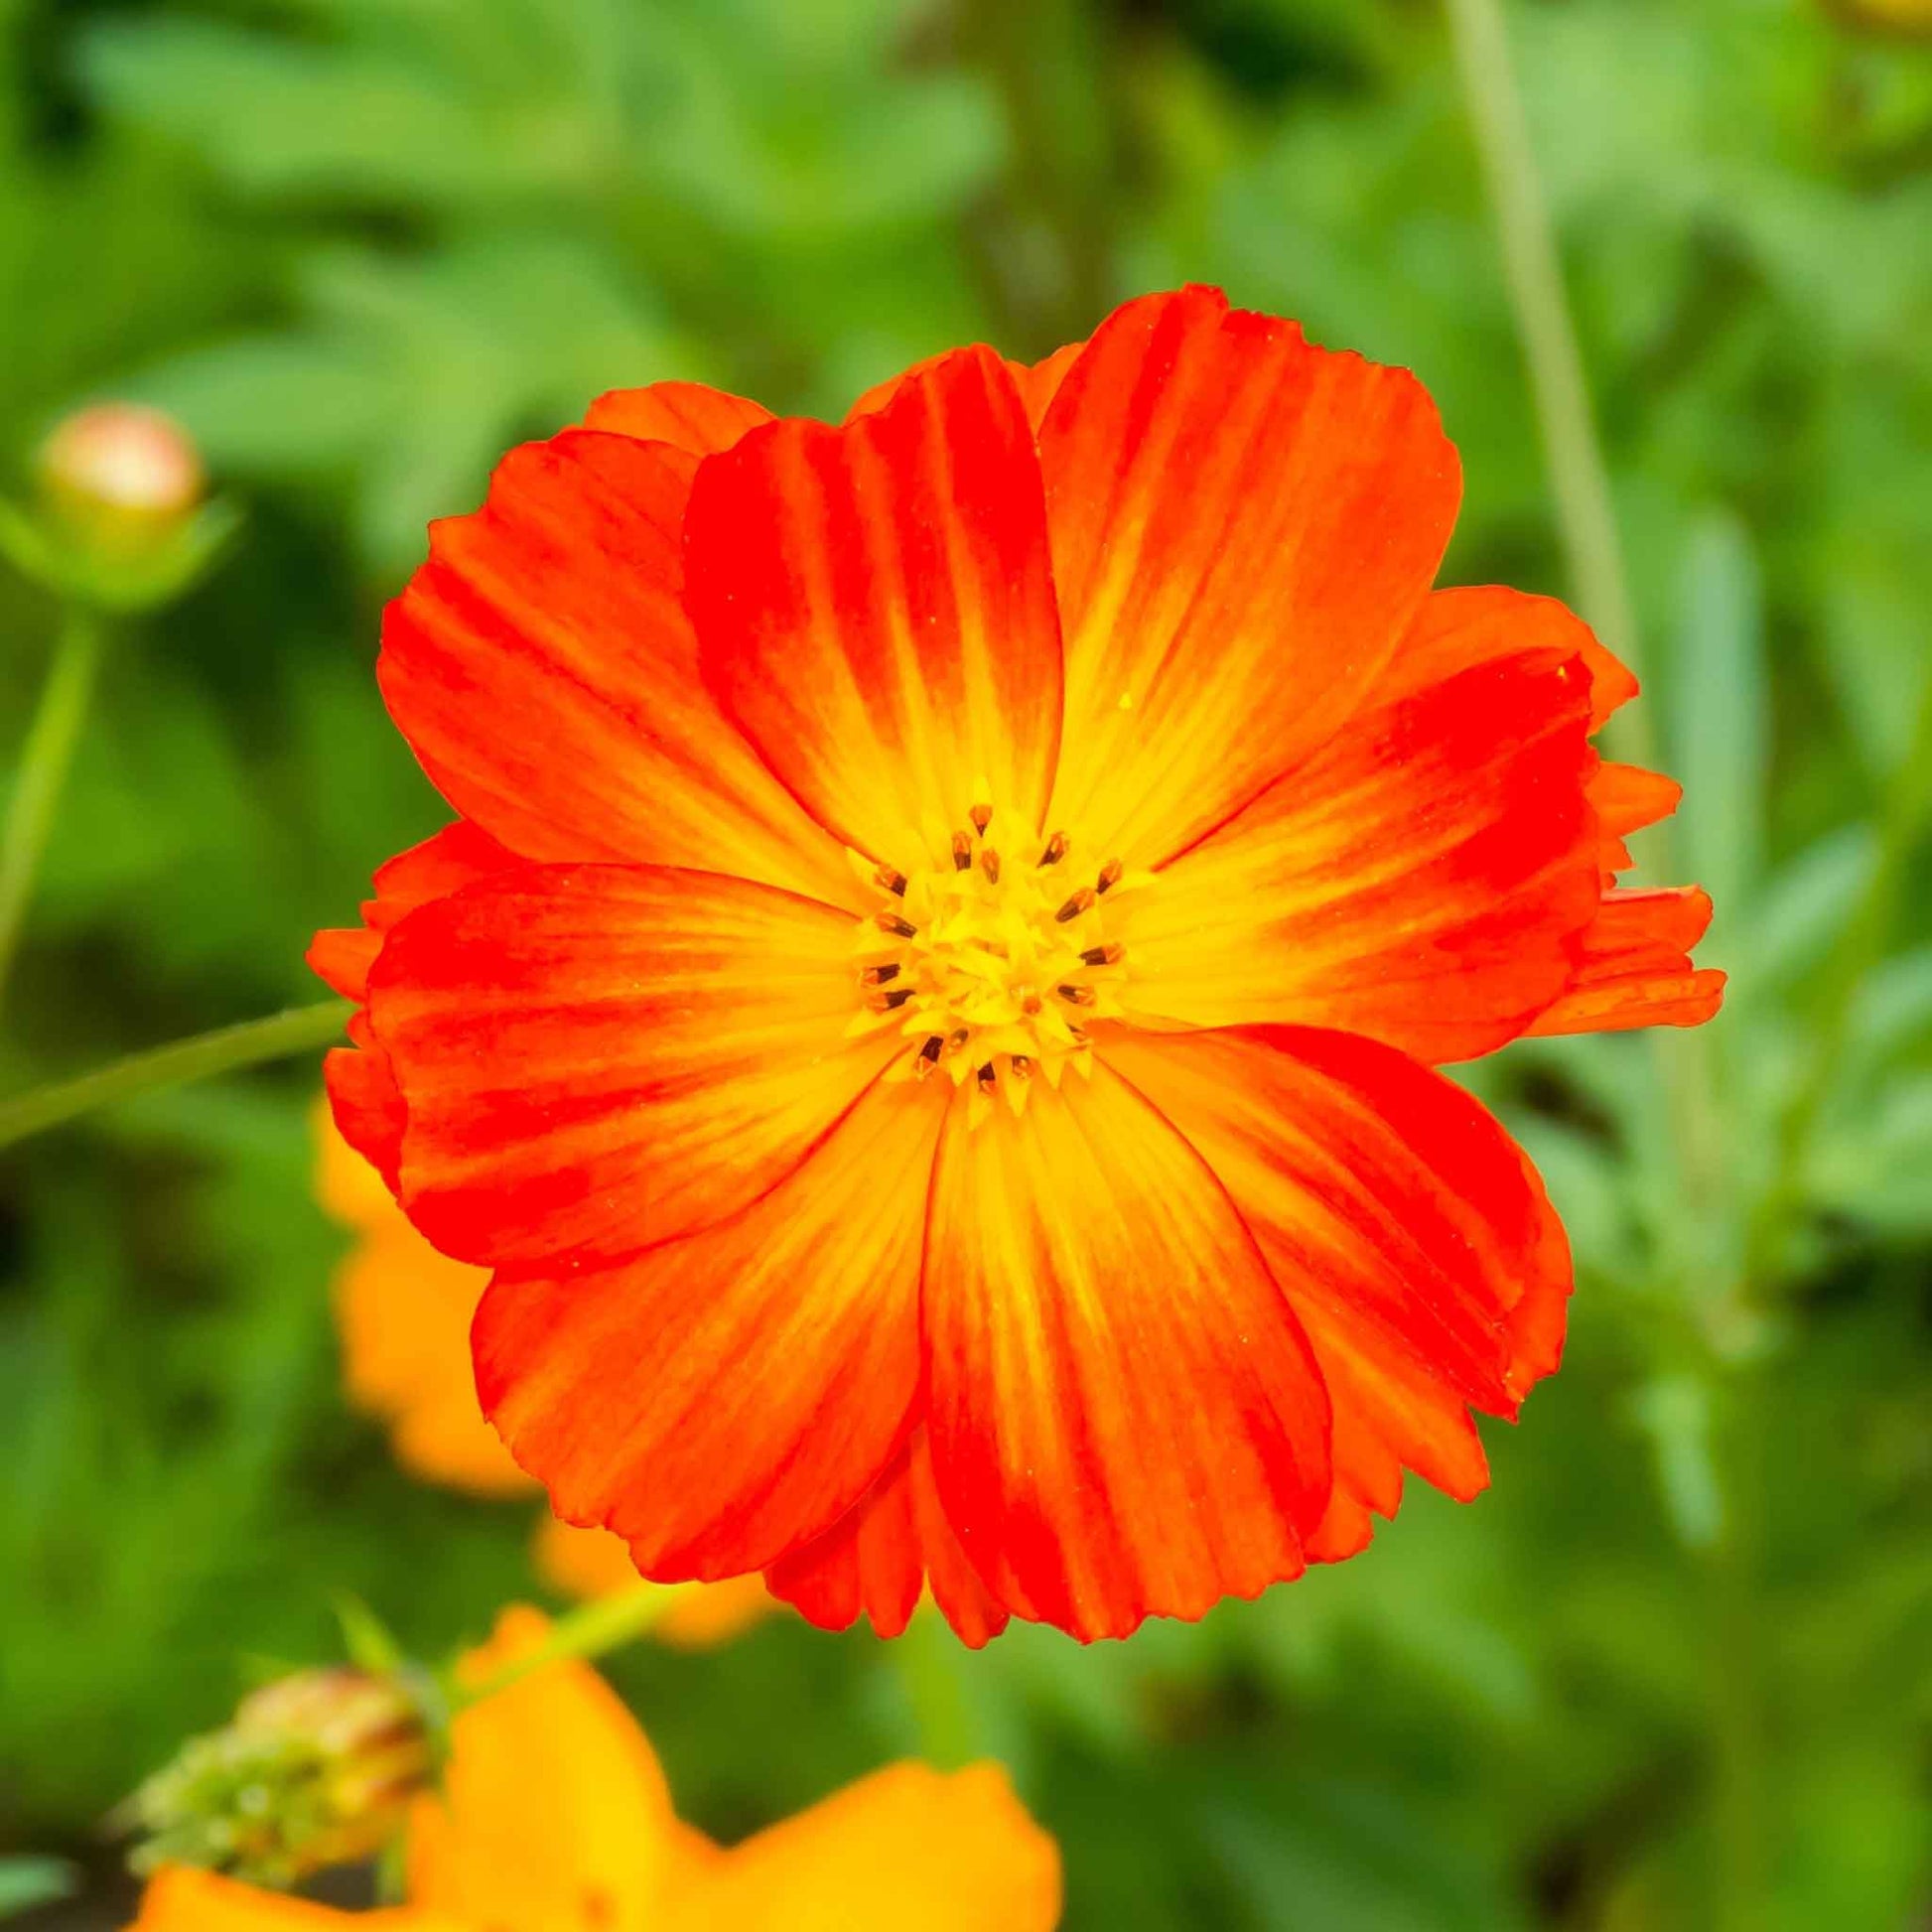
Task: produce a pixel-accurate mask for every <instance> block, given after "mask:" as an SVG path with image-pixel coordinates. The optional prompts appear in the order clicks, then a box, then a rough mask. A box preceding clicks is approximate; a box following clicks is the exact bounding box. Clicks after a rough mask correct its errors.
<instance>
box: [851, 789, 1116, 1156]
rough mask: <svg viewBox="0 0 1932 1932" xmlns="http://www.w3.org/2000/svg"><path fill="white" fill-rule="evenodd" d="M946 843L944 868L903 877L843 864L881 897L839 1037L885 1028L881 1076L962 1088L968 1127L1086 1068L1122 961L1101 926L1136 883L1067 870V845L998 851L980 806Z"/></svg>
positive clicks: (1112, 869)
mask: <svg viewBox="0 0 1932 1932" xmlns="http://www.w3.org/2000/svg"><path fill="white" fill-rule="evenodd" d="M968 827H969V829H967V830H963V831H958V832H955V833H954V834H953V836H952V857H951V862H950V863H949V864H947V865H945V866H942V867H936V868H928V869H926V870H924V871H918V872H912V873H901V872H898V871H897V870H896V869H895V868H894V867H892V866H890V865H875V864H874V863H873V862H872V861H871V860H868V859H863V858H860V857H859V856H858V855H856V854H855V855H854V861H855V863H856V864H857V865H858V867H859V869H860V873H861V876H862V877H863V878H864V879H865V880H866V882H867V884H869V885H871V886H874V887H876V888H877V889H878V890H879V891H880V892H881V894H882V896H883V897H882V902H881V904H880V908H879V910H878V911H876V912H874V913H872V914H870V915H869V916H868V917H867V918H866V919H865V920H863V921H862V922H861V926H860V932H859V943H858V948H857V950H858V952H859V955H860V957H861V959H862V960H863V962H864V963H863V964H862V965H861V967H860V969H859V989H860V1011H859V1012H858V1014H856V1015H855V1016H854V1018H853V1021H852V1023H851V1026H850V1027H849V1028H848V1030H847V1031H848V1032H850V1033H854V1034H858V1033H869V1032H873V1031H876V1030H879V1029H882V1028H889V1027H890V1028H895V1029H897V1031H898V1032H900V1033H902V1034H903V1035H905V1037H906V1041H907V1049H906V1052H905V1053H904V1054H903V1055H902V1056H901V1057H900V1058H899V1059H898V1060H897V1061H895V1063H894V1064H893V1066H892V1067H891V1068H889V1069H888V1071H887V1074H886V1078H888V1079H916V1080H926V1079H930V1078H931V1077H932V1076H933V1075H934V1074H936V1073H943V1074H945V1075H946V1076H948V1077H949V1078H950V1079H951V1081H952V1083H953V1085H954V1086H956V1087H960V1086H964V1085H965V1084H966V1083H967V1082H968V1081H969V1080H970V1081H972V1082H973V1083H974V1089H975V1090H974V1093H973V1095H972V1106H971V1110H970V1112H969V1119H970V1120H972V1121H973V1122H974V1123H975V1124H977V1122H978V1121H980V1120H982V1119H984V1118H985V1116H986V1112H987V1110H988V1109H989V1108H990V1107H991V1105H992V1104H993V1102H994V1101H995V1100H997V1099H1000V1098H1004V1099H1005V1100H1006V1102H1007V1104H1008V1105H1009V1106H1010V1107H1011V1108H1012V1109H1013V1110H1014V1112H1015V1113H1019V1112H1021V1111H1023V1110H1024V1108H1025V1107H1026V1104H1027V1096H1028V1093H1029V1091H1030V1089H1031V1088H1032V1086H1033V1083H1034V1081H1035V1078H1037V1077H1041V1076H1043V1077H1044V1078H1045V1079H1046V1081H1047V1082H1048V1084H1049V1085H1051V1086H1055V1087H1057V1086H1058V1085H1059V1083H1060V1077H1061V1075H1062V1074H1063V1073H1064V1072H1065V1070H1066V1068H1067V1067H1068V1066H1069V1065H1071V1066H1072V1067H1074V1068H1075V1070H1076V1071H1078V1072H1081V1073H1086V1072H1088V1071H1090V1069H1091V1062H1092V1045H1091V1042H1090V1040H1089V1038H1088V1035H1087V1027H1088V1025H1089V1024H1090V1023H1091V1022H1093V1021H1095V1020H1106V1019H1113V1018H1117V1017H1119V1015H1120V1013H1121V1011H1122V1009H1121V1005H1120V999H1119V992H1120V986H1121V982H1122V981H1123V980H1124V978H1125V977H1126V967H1125V964H1124V953H1123V949H1122V947H1121V945H1120V943H1119V942H1118V941H1117V940H1113V939H1110V938H1108V936H1107V931H1106V915H1107V911H1108V908H1109V906H1110V904H1112V903H1115V902H1117V901H1118V897H1119V895H1120V894H1121V893H1122V892H1124V891H1126V890H1128V889H1129V888H1131V887H1132V886H1133V885H1135V884H1136V883H1138V882H1136V881H1134V880H1132V879H1130V878H1128V877H1127V875H1126V874H1125V873H1124V871H1123V869H1122V867H1121V864H1120V861H1119V860H1118V859H1110V860H1109V861H1108V862H1107V863H1106V864H1105V865H1103V866H1101V867H1100V868H1099V869H1098V871H1096V872H1091V873H1089V872H1087V871H1086V869H1085V868H1083V867H1081V866H1080V865H1079V864H1077V862H1076V859H1075V856H1074V854H1073V851H1072V849H1071V847H1070V845H1069V843H1068V841H1067V837H1066V834H1065V833H1063V832H1054V833H1052V834H1051V835H1050V836H1049V837H1047V838H1046V839H1045V840H1044V841H1041V840H1040V839H1039V838H1038V837H1037V836H1036V835H1035V834H1034V833H1032V832H1022V833H1016V834H1015V836H1014V839H1013V841H1012V842H1010V843H1011V844H1021V843H1022V841H1023V840H1024V844H1023V845H1022V849H1021V850H1019V851H1014V850H1012V849H1010V848H1009V849H1008V850H1004V851H1003V850H1002V849H1001V848H1002V841H1001V838H1000V836H999V831H1000V828H999V827H998V826H997V825H996V824H995V823H994V815H993V809H992V807H991V806H989V805H975V806H974V807H973V809H972V811H971V812H970V813H969V814H968Z"/></svg>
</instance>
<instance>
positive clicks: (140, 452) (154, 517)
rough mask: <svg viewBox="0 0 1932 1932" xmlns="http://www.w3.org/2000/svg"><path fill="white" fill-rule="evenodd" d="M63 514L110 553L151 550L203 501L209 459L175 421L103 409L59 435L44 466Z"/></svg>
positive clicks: (130, 407)
mask: <svg viewBox="0 0 1932 1932" xmlns="http://www.w3.org/2000/svg"><path fill="white" fill-rule="evenodd" d="M36 467H37V470H38V474H39V478H40V483H41V487H42V489H43V490H44V491H45V492H46V495H47V499H48V501H49V502H50V503H51V504H52V506H53V507H54V509H55V510H56V511H57V512H58V514H59V515H60V516H61V517H62V518H63V519H64V520H65V521H66V522H67V523H68V524H69V526H70V527H71V528H72V529H74V530H75V531H77V532H78V533H80V534H81V535H82V536H83V537H84V538H85V539H86V540H87V541H88V542H90V543H95V544H98V545H100V546H101V547H102V548H104V549H108V550H115V551H123V552H125V551H132V550H145V549H150V548H152V547H153V546H154V545H156V544H157V543H159V542H162V541H165V540H166V539H167V538H169V537H170V536H172V535H173V534H174V533H175V532H176V531H178V530H179V529H180V528H181V527H182V525H183V524H184V523H186V521H187V520H188V518H189V517H190V516H191V515H193V513H194V511H195V509H196V507H197V506H198V505H199V504H200V502H201V500H202V495H203V492H204V490H205V489H206V487H207V475H206V473H205V472H204V470H203V468H202V458H201V453H200V452H199V451H198V450H197V449H196V447H195V445H194V442H193V441H192V440H191V439H190V437H189V434H188V432H187V431H186V430H185V429H183V428H182V426H181V425H180V424H179V423H178V422H176V421H175V419H174V418H173V417H172V416H168V415H164V414H163V413H162V412H161V411H160V410H159V409H148V408H145V407H143V406H142V405H141V404H140V403H133V402H101V403H94V404H93V405H91V406H90V407H89V408H86V409H79V410H76V411H75V412H74V413H73V414H72V415H71V416H68V417H66V418H64V419H63V420H62V421H61V422H59V423H57V424H56V425H55V427H54V430H53V433H52V434H51V435H50V436H49V437H48V439H47V441H46V442H45V443H43V444H42V445H41V450H40V458H39V462H38V465H37V466H36Z"/></svg>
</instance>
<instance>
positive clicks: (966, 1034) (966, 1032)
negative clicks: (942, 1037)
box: [946, 1027, 973, 1053]
mask: <svg viewBox="0 0 1932 1932" xmlns="http://www.w3.org/2000/svg"><path fill="white" fill-rule="evenodd" d="M972 1036H973V1032H972V1029H971V1028H970V1027H958V1028H955V1029H954V1031H953V1032H951V1033H950V1034H948V1035H946V1051H947V1052H948V1053H956V1052H958V1051H959V1049H960V1048H961V1047H962V1046H964V1045H965V1044H966V1042H967V1041H968V1040H969V1039H971V1038H972Z"/></svg>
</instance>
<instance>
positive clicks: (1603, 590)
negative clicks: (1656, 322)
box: [1448, 0, 1661, 856]
mask: <svg viewBox="0 0 1932 1932" xmlns="http://www.w3.org/2000/svg"><path fill="white" fill-rule="evenodd" d="M1448 4H1449V22H1450V25H1451V27H1452V28H1453V30H1454V41H1455V57H1456V65H1457V67H1458V68H1459V69H1460V70H1461V75H1462V88H1463V93H1464V95H1465V96H1466V99H1467V102H1468V109H1469V119H1470V122H1471V124H1472V126H1473V128H1474V132H1475V140H1476V147H1477V150H1478V152H1479V154H1480V155H1481V158H1482V172H1483V178H1484V181H1485V183H1486V185H1487V187H1488V191H1489V200H1490V204H1491V207H1493V209H1494V212H1495V218H1496V230H1497V238H1498V240H1499V242H1500V244H1501V248H1502V260H1503V275H1504V278H1505V280H1506V281H1507V283H1508V285H1509V299H1510V306H1511V308H1512V309H1513V310H1514V312H1515V317H1516V332H1517V336H1518V338H1519V339H1520V341H1521V343H1522V347H1523V358H1524V360H1525V361H1526V362H1527V364H1528V365H1529V377H1530V388H1531V390H1532V392H1533V394H1534V396H1535V399H1536V415H1537V422H1538V424H1539V426H1540V427H1541V430H1542V435H1543V447H1544V451H1545V454H1546V456H1547V458H1548V461H1549V465H1550V484H1551V488H1552V489H1553V491H1554V492H1555V495H1556V502H1557V522H1558V525H1559V527H1560V529H1561V531H1562V533H1563V547H1564V551H1565V553H1566V555H1567V556H1568V558H1569V562H1570V574H1571V577H1572V579H1573V582H1574V589H1575V592H1576V596H1577V602H1578V605H1579V607H1580V608H1581V610H1582V611H1583V614H1584V616H1585V617H1586V618H1587V619H1588V621H1589V622H1590V623H1591V624H1592V625H1593V626H1594V627H1595V630H1596V633H1597V635H1598V636H1600V637H1601V638H1602V639H1603V641H1604V643H1606V644H1607V645H1608V646H1609V647H1610V649H1611V650H1613V651H1615V652H1616V654H1617V656H1619V657H1620V658H1622V659H1623V661H1624V662H1625V663H1626V664H1628V665H1629V666H1630V668H1631V669H1632V670H1634V671H1636V672H1637V673H1638V674H1639V675H1641V674H1642V670H1643V665H1642V661H1641V660H1642V650H1641V647H1640V639H1639V636H1638V631H1637V614H1636V606H1635V603H1634V602H1633V600H1632V599H1631V596H1630V580H1629V574H1628V572H1627V571H1626V570H1625V568H1624V562H1623V544H1622V539H1621V538H1620V537H1619V536H1618V535H1617V528H1616V512H1615V509H1614V507H1613V506H1612V503H1611V499H1610V480H1609V473H1608V471H1607V469H1606V468H1605V466H1604V463H1603V452H1602V447H1601V445H1600V444H1599V442H1598V441H1597V436H1596V423H1595V418H1594V416H1593V415H1592V413H1591V410H1590V402H1589V385H1588V383H1587V381H1586V379H1585V375H1584V357H1583V351H1582V349H1581V348H1580V347H1579V346H1578V344H1577V330H1576V326H1575V324H1574V323H1573V322H1572V320H1571V314H1570V303H1569V300H1568V298H1567V297H1566V295H1565V293H1564V285H1563V267H1562V263H1561V262H1560V260H1559V259H1558V255H1557V243H1556V234H1555V231H1554V229H1553V228H1552V226H1551V223H1550V210H1549V206H1548V204H1547V202H1546V200H1545V198H1544V194H1543V181H1542V177H1541V175H1540V174H1539V173H1538V172H1537V166H1536V155H1535V153H1534V151H1533V150H1532V148H1531V146H1530V131H1529V122H1528V119H1527V117H1526V116H1525V115H1524V112H1523V99H1522V94H1521V92H1520V91H1519V90H1518V88H1517V85H1516V72H1515V68H1514V66H1513V64H1512V62H1511V60H1510V53H1509V33H1508V29H1507V27H1506V26H1505V24H1504V21H1503V12H1502V6H1501V0H1448ZM1609 731H1610V732H1611V733H1612V734H1613V735H1614V737H1615V739H1616V741H1617V749H1618V751H1619V752H1620V754H1621V755H1622V756H1624V757H1626V758H1628V759H1632V760H1633V761H1634V762H1636V763H1638V764H1652V763H1654V762H1655V761H1656V747H1655V743H1654V738H1655V734H1654V732H1653V731H1652V729H1651V725H1650V720H1649V717H1648V714H1647V713H1646V712H1645V711H1644V709H1643V707H1642V706H1640V705H1628V706H1626V707H1625V708H1624V709H1623V710H1622V711H1621V712H1619V713H1618V714H1617V717H1616V718H1615V720H1614V721H1613V722H1612V724H1611V725H1610V727H1609ZM1655 836H1656V835H1655V834H1653V839H1654V837H1655ZM1660 856H1661V855H1660Z"/></svg>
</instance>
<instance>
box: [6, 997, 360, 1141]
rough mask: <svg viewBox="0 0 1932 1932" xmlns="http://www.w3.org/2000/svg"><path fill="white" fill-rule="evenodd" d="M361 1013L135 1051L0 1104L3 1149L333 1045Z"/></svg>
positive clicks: (296, 1017) (325, 1007)
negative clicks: (133, 1103) (141, 1099)
mask: <svg viewBox="0 0 1932 1932" xmlns="http://www.w3.org/2000/svg"><path fill="white" fill-rule="evenodd" d="M353 1011H354V1009H353V1008H352V1007H351V1006H350V1005H349V1003H348V1002H347V1001H346V1000H322V1001H319V1002H318V1003H317V1004H316V1005H314V1006H307V1007H291V1008H289V1010H288V1011H287V1012H286V1013H276V1014H271V1015H270V1016H269V1017H268V1018H267V1019H266V1020H246V1021H243V1022H242V1024H241V1025H240V1026H238V1027H222V1028H220V1029H219V1030H218V1031H216V1032H214V1033H211V1034H199V1035H196V1036H195V1037H194V1038H193V1039H178V1040H176V1041H175V1042H174V1043H173V1044H172V1045H169V1046H155V1047H151V1048H150V1049H149V1050H148V1051H146V1052H144V1053H131V1054H129V1055H128V1057H127V1058H126V1059H124V1060H116V1061H115V1062H114V1063H113V1064H112V1065H111V1066H103V1067H100V1068H98V1069H96V1070H95V1071H94V1072H92V1073H83V1074H81V1075H80V1077H79V1078H78V1079H76V1080H63V1081H60V1082H58V1083H56V1084H55V1085H53V1086H46V1087H35V1088H34V1089H33V1090H32V1091H31V1092H28V1093H23V1094H18V1095H16V1096H15V1097H14V1098H13V1099H11V1100H5V1101H0V1148H4V1147H11V1146H12V1145H13V1144H14V1142H16V1141H24V1140H26V1139H27V1137H28V1136H29V1135H31V1134H39V1133H43V1132H45V1131H46V1130H47V1129H48V1128H50V1127H58V1126H60V1125H61V1124H62V1122H64V1121H69V1120H74V1119H77V1118H78V1117H79V1116H80V1115H82V1114H89V1113H92V1112H93V1111H94V1109H95V1108H97V1107H111V1106H113V1105H114V1104H115V1103H116V1102H118V1101H122V1100H132V1099H134V1098H136V1097H137V1096H138V1095H140V1094H144V1093H154V1092H157V1091H159V1090H160V1089H161V1088H163V1087H179V1086H185V1085H186V1084H187V1083H188V1082H189V1081H191V1080H207V1079H211V1078H213V1076H214V1075H215V1074H217V1073H232V1072H234V1071H235V1070H236V1069H237V1068H239V1067H244V1066H259V1065H261V1064H262V1063H263V1062H264V1061H266V1060H280V1059H287V1058H288V1057H289V1056H290V1055H291V1054H294V1053H304V1052H308V1051H310V1050H311V1049H312V1048H314V1047H317V1046H326V1045H328V1044H329V1043H330V1041H331V1040H333V1039H335V1038H336V1037H337V1036H338V1035H340V1034H341V1033H342V1031H343V1024H344V1022H345V1021H346V1020H347V1018H348V1016H349V1014H350V1013H352V1012H353Z"/></svg>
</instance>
